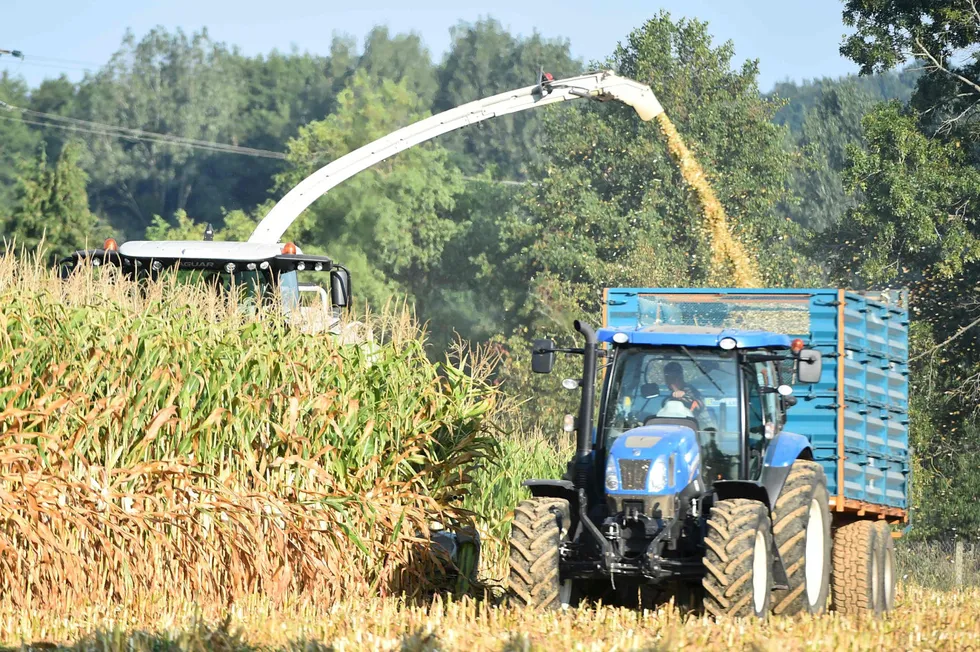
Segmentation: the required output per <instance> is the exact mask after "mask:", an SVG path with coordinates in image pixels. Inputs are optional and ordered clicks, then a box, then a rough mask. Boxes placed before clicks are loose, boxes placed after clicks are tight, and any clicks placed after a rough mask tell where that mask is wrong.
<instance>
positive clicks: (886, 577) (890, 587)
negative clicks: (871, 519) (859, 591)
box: [875, 521, 898, 611]
mask: <svg viewBox="0 0 980 652" xmlns="http://www.w3.org/2000/svg"><path fill="white" fill-rule="evenodd" d="M875 527H877V528H878V563H879V564H880V565H881V570H880V571H879V572H880V573H881V608H882V610H883V611H891V610H892V609H894V608H895V583H896V581H897V579H898V577H897V576H896V575H895V540H894V539H893V538H892V530H891V528H890V527H889V526H888V522H887V521H878V522H877V523H875Z"/></svg>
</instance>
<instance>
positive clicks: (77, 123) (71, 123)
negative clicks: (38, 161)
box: [0, 100, 286, 160]
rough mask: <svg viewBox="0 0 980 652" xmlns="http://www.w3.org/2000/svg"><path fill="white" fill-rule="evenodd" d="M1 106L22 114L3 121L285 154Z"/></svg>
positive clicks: (253, 153)
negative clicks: (43, 120)
mask: <svg viewBox="0 0 980 652" xmlns="http://www.w3.org/2000/svg"><path fill="white" fill-rule="evenodd" d="M3 109H6V110H7V111H9V112H11V113H20V114H21V115H19V116H17V115H6V116H4V115H2V114H0V118H2V119H5V120H10V121H15V122H23V123H26V124H30V125H35V126H38V127H49V128H54V129H62V130H65V131H76V132H82V133H89V134H95V135H99V136H111V137H114V138H127V139H132V140H142V141H147V142H154V143H161V144H170V145H180V146H183V147H192V148H196V149H204V150H208V151H212V152H223V153H226V154H239V155H242V156H255V157H261V158H274V159H279V160H283V159H285V158H286V155H285V154H283V153H282V152H274V151H271V150H267V149H256V148H254V147H241V146H238V145H229V144H227V143H218V142H214V141H208V140H199V139H197V138H187V137H184V136H174V135H172V134H161V133H157V132H153V131H145V130H143V129H132V128H130V127H119V126H116V125H109V124H105V123H102V122H92V121H90V120H80V119H78V118H70V117H67V116H62V115H57V114H54V113H45V112H43V111H34V110H32V109H25V108H22V107H18V106H14V105H12V104H8V103H6V102H4V101H3V100H0V110H3ZM25 116H33V117H37V118H43V119H46V120H51V121H54V122H56V123H60V124H54V123H52V122H40V121H37V120H30V119H28V118H27V117H25Z"/></svg>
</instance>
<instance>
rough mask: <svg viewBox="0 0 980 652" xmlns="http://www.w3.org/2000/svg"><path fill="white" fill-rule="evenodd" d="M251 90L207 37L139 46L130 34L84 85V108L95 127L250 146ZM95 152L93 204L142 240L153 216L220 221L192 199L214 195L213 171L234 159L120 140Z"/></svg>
mask: <svg viewBox="0 0 980 652" xmlns="http://www.w3.org/2000/svg"><path fill="white" fill-rule="evenodd" d="M244 89H245V85H244V81H243V78H242V75H241V73H240V69H239V67H238V66H236V65H235V62H234V59H233V57H232V56H231V54H230V53H229V52H228V50H227V49H226V48H225V47H224V46H223V45H221V44H217V43H214V42H212V41H211V39H210V38H209V37H208V34H207V32H206V31H202V32H201V33H197V34H194V35H192V36H190V37H188V36H187V35H185V34H184V33H183V32H182V31H180V30H177V31H176V32H174V33H169V32H167V31H165V30H163V29H159V28H158V29H154V30H151V31H150V32H149V33H148V34H147V35H146V36H145V37H144V38H143V39H141V40H140V41H139V42H137V41H136V40H135V38H134V37H133V35H132V34H127V35H126V37H125V38H124V40H123V45H122V48H121V49H120V50H119V51H118V52H116V53H115V54H114V55H113V56H112V58H111V60H110V61H109V63H108V64H107V65H106V66H105V67H103V68H102V69H101V70H100V71H99V72H98V73H96V74H95V76H94V77H92V78H91V79H89V80H87V82H86V83H84V84H83V85H82V88H81V89H80V93H79V96H80V97H79V107H80V111H81V112H82V115H83V116H84V117H86V119H89V120H93V121H96V122H101V123H107V124H111V125H121V126H126V127H130V128H137V129H143V130H146V131H152V132H159V133H165V134H172V135H176V136H184V137H191V138H196V139H199V140H205V141H219V142H229V143H236V142H239V141H240V140H241V139H242V137H243V131H242V124H241V123H240V121H239V116H240V114H241V111H242V108H243V106H244ZM89 143H90V149H91V156H90V157H89V159H88V161H87V162H86V168H87V169H88V170H89V172H90V174H91V178H92V199H93V203H94V204H95V206H96V207H97V209H98V210H99V211H100V212H105V213H106V214H107V215H109V216H110V217H111V218H112V220H113V222H114V223H115V225H116V226H117V228H119V229H121V230H122V231H123V232H125V233H126V234H127V235H138V234H141V233H142V232H143V231H144V229H145V228H146V227H147V226H148V225H149V224H150V221H151V220H152V218H153V215H170V214H172V213H174V212H175V211H177V210H180V209H184V208H187V209H189V210H191V211H192V212H194V213H196V214H202V213H204V214H206V213H208V212H211V211H214V212H217V208H218V206H213V205H210V206H206V207H204V206H199V205H195V203H194V202H193V201H192V199H193V197H194V193H195V191H198V190H202V189H203V190H207V187H208V184H207V183H200V180H201V179H202V178H206V174H204V171H205V170H210V169H213V168H220V166H222V165H223V164H225V163H226V162H227V160H228V158H229V156H228V155H226V154H213V153H209V152H201V151H198V150H194V149H190V148H187V147H184V146H179V145H174V144H170V143H160V142H147V141H136V142H132V141H127V140H125V139H119V138H102V137H93V138H90V140H89ZM229 208H235V206H230V207H229Z"/></svg>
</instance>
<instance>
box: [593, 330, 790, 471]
mask: <svg viewBox="0 0 980 652" xmlns="http://www.w3.org/2000/svg"><path fill="white" fill-rule="evenodd" d="M598 340H599V342H600V343H607V344H609V345H611V348H610V349H609V350H608V356H609V363H608V367H607V372H606V377H605V383H604V386H603V390H602V400H601V401H600V405H601V410H600V414H599V418H598V429H597V434H596V442H595V446H596V448H597V449H598V450H599V451H601V452H602V453H604V454H605V455H607V456H608V455H610V454H611V455H614V456H615V455H616V453H617V452H619V449H620V448H622V446H623V444H621V445H620V446H618V447H617V445H616V443H617V441H623V442H625V440H623V439H622V438H623V436H624V435H626V434H628V433H632V432H633V431H634V430H636V429H637V428H643V429H644V430H643V431H644V432H646V433H652V432H661V431H663V432H675V431H676V429H677V428H684V429H686V430H688V431H690V432H692V433H693V434H694V436H695V438H696V441H697V444H698V447H699V449H700V451H701V453H702V455H701V457H702V459H701V463H702V465H703V468H702V475H703V479H704V481H705V482H706V483H707V484H708V485H709V486H710V485H712V484H713V483H714V482H715V481H718V480H721V481H724V480H758V479H759V477H760V474H761V472H762V468H763V466H764V459H765V454H766V450H767V448H768V445H769V443H770V442H771V441H772V440H773V439H774V438H775V436H776V435H777V434H778V433H779V432H780V431H781V430H782V427H783V425H784V424H785V422H786V410H787V408H788V407H789V406H790V405H791V404H792V403H794V402H795V400H794V398H793V397H792V388H791V384H792V376H793V373H794V359H793V353H794V352H793V350H792V348H791V347H792V341H791V340H790V338H789V337H788V336H785V335H778V334H774V333H766V332H762V331H735V330H727V329H720V328H695V327H686V328H685V327H683V326H667V325H661V326H651V327H647V328H643V329H637V330H622V329H601V330H600V331H599V332H598ZM800 345H802V342H800ZM800 348H802V347H801V346H800ZM607 480H609V482H607V488H608V485H609V484H613V482H612V478H611V476H610V478H607Z"/></svg>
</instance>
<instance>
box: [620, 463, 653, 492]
mask: <svg viewBox="0 0 980 652" xmlns="http://www.w3.org/2000/svg"><path fill="white" fill-rule="evenodd" d="M649 472H650V460H619V477H620V478H622V480H623V486H622V487H621V489H623V490H625V491H646V488H647V474H648V473H649Z"/></svg>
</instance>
